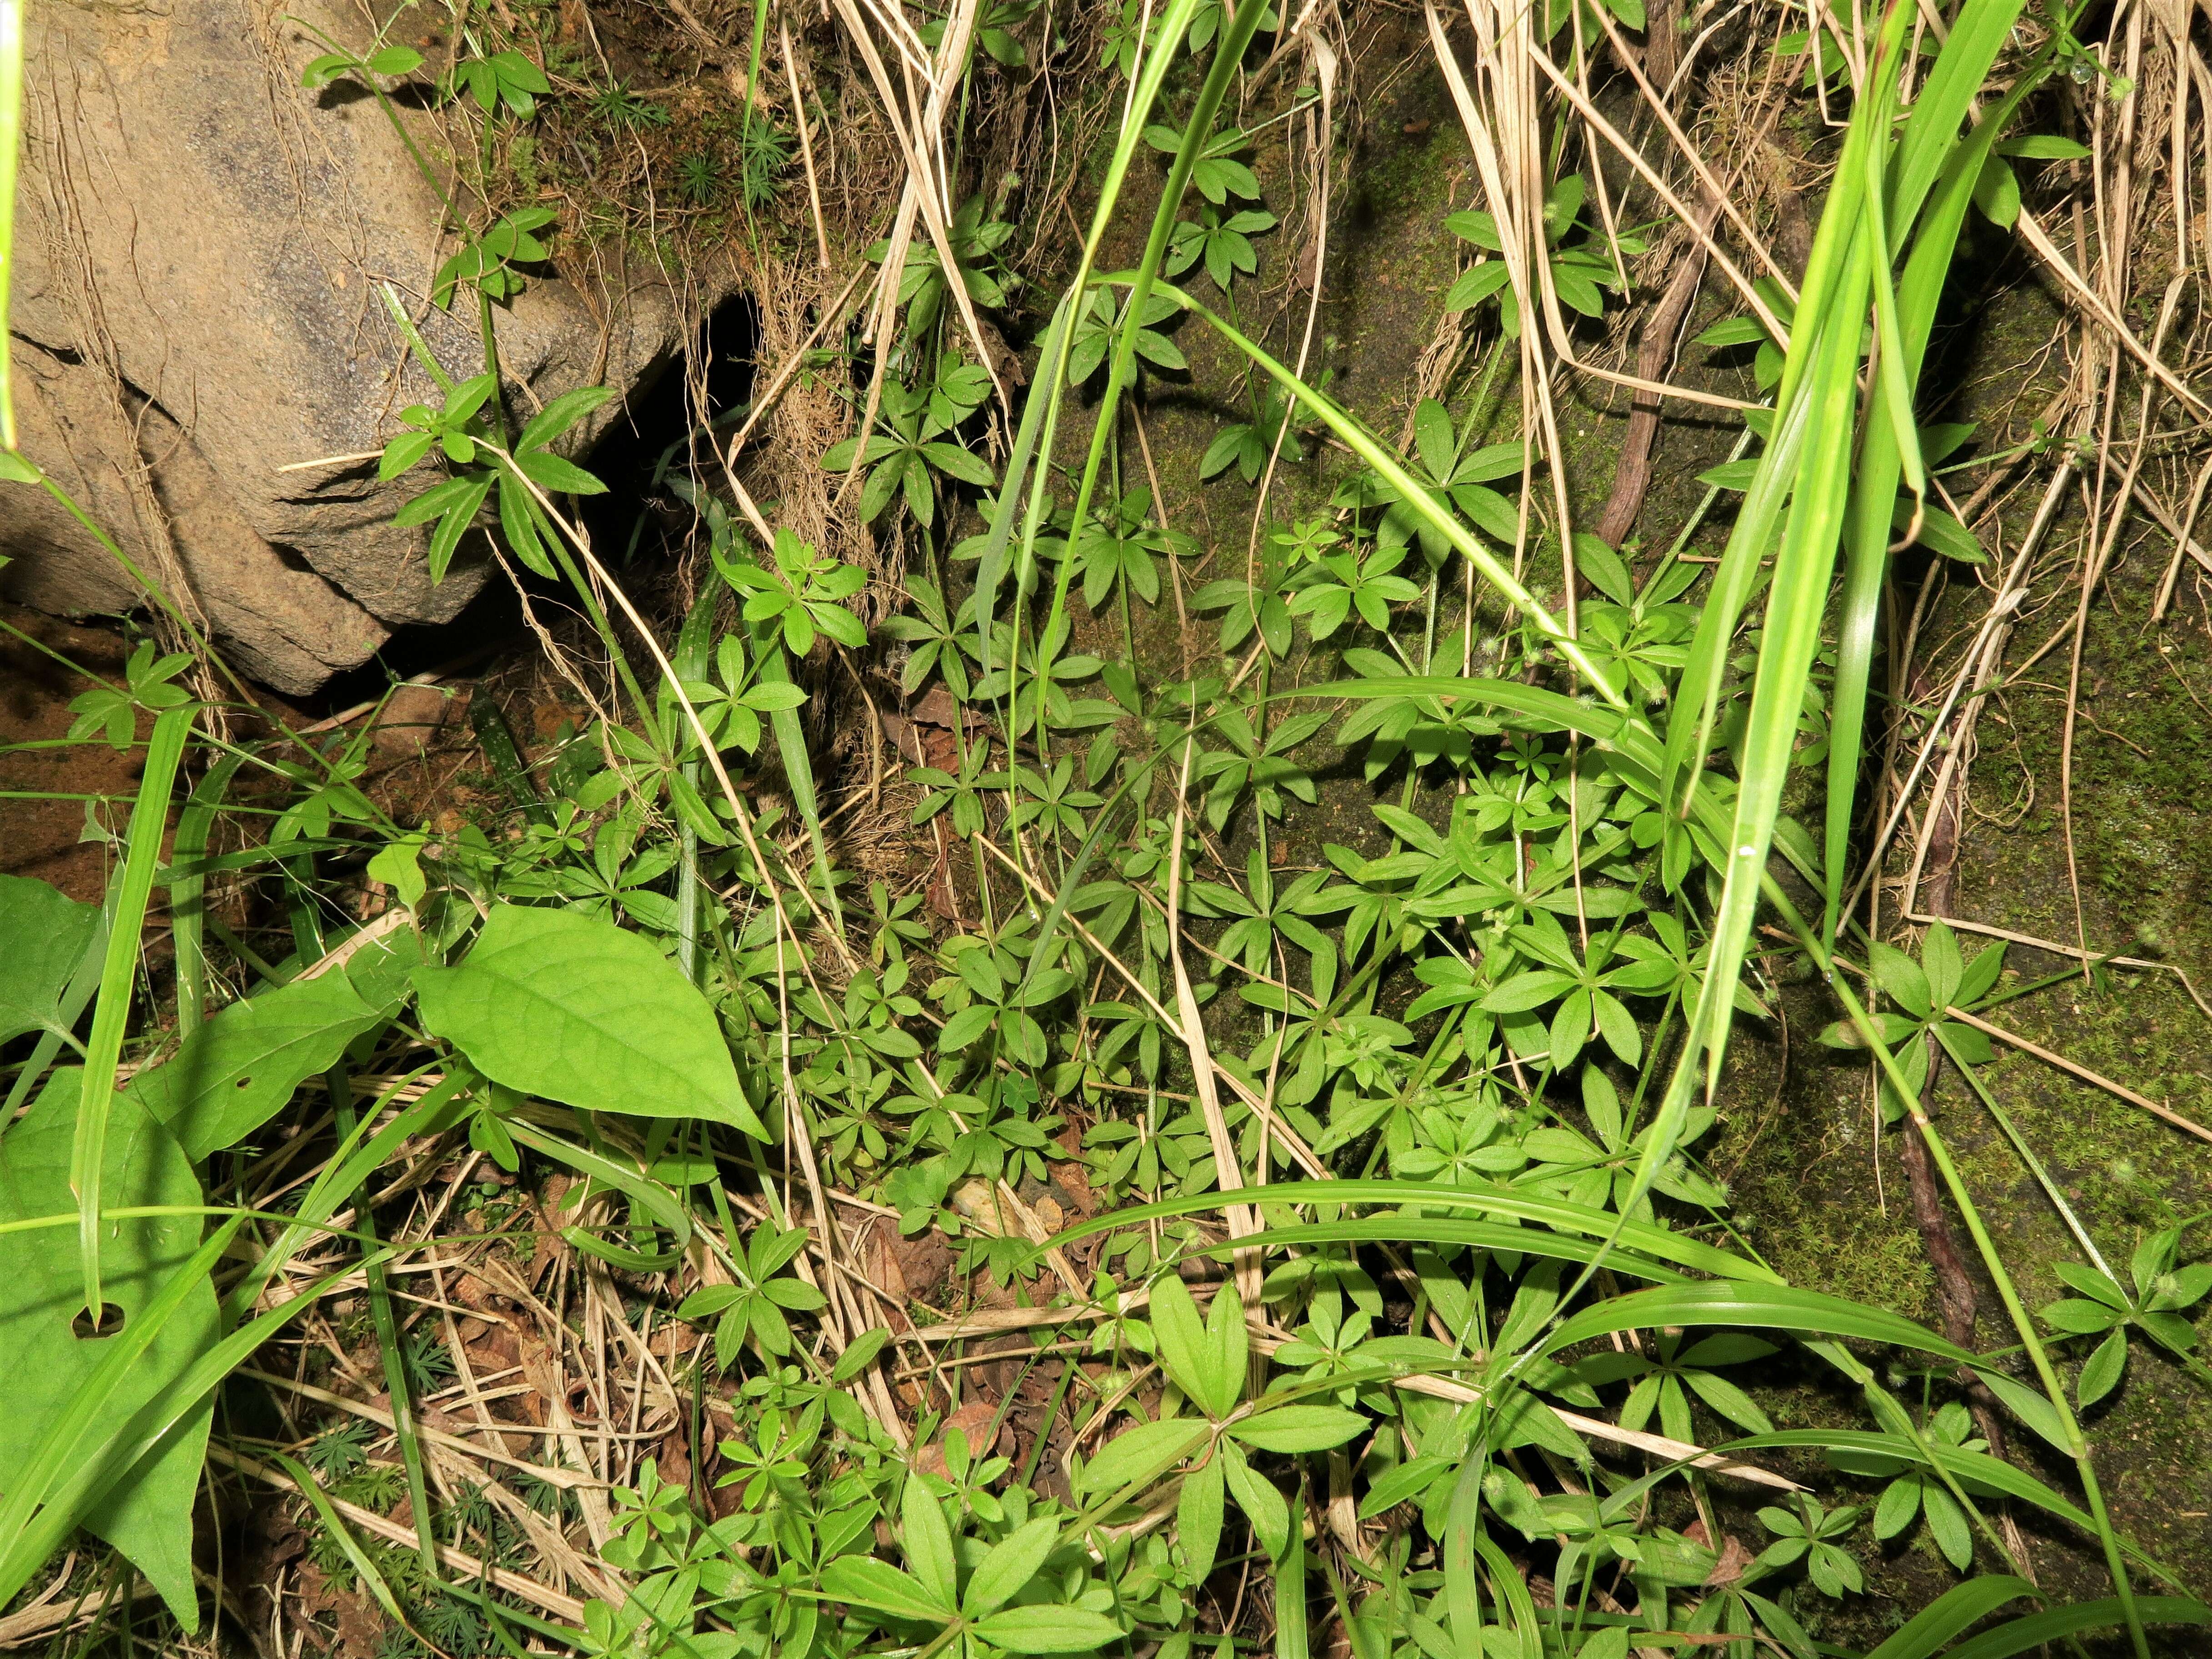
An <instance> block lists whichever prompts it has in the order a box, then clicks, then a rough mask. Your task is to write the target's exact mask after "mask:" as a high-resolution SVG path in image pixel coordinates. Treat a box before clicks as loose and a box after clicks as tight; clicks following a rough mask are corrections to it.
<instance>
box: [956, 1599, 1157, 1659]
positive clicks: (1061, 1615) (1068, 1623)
mask: <svg viewBox="0 0 2212 1659" xmlns="http://www.w3.org/2000/svg"><path fill="white" fill-rule="evenodd" d="M975 1634H976V1635H978V1636H980V1637H981V1638H983V1639H984V1640H985V1641H986V1642H988V1643H989V1644H991V1645H992V1646H994V1647H998V1648H1004V1649H1005V1650H1006V1651H1007V1652H1009V1653H1088V1652H1090V1651H1091V1650H1092V1649H1094V1648H1103V1647H1104V1646H1106V1645H1107V1644H1109V1643H1117V1642H1119V1641H1120V1640H1121V1626H1119V1625H1117V1624H1115V1622H1114V1621H1113V1620H1110V1619H1109V1618H1107V1617H1106V1616H1105V1614H1103V1613H1091V1612H1089V1611H1087V1610H1086V1609H1085V1608H1082V1607H1009V1608H1007V1609H1006V1611H1005V1612H1004V1613H993V1614H992V1615H991V1616H990V1617H989V1618H988V1619H980V1620H976V1622H975Z"/></svg>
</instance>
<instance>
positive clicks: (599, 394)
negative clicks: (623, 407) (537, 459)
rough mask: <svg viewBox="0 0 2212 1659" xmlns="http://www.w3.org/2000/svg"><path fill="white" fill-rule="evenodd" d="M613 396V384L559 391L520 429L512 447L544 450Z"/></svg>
mask: <svg viewBox="0 0 2212 1659" xmlns="http://www.w3.org/2000/svg"><path fill="white" fill-rule="evenodd" d="M614 395H615V394H614V388H613V387H611V386H578V387H577V388H576V389H575V390H574V392H562V394H561V395H560V396H559V397H557V398H555V399H554V400H553V401H552V402H551V403H550V404H546V405H545V407H544V408H543V409H541V410H538V413H537V414H536V415H535V416H532V419H531V422H530V424H529V425H528V426H526V427H524V428H522V435H521V436H520V438H518V439H516V440H515V441H514V447H515V449H516V450H517V451H518V452H520V451H521V450H525V449H543V448H544V447H545V446H546V445H547V444H550V443H551V442H552V441H553V440H554V439H556V438H557V437H559V436H560V435H562V433H564V432H566V431H567V430H568V428H570V427H572V426H574V425H575V424H576V422H579V421H580V420H582V419H583V418H584V416H586V415H589V414H590V413H591V412H592V410H595V409H597V408H599V405H600V404H604V403H605V402H606V400H607V399H608V398H611V397H613V396H614Z"/></svg>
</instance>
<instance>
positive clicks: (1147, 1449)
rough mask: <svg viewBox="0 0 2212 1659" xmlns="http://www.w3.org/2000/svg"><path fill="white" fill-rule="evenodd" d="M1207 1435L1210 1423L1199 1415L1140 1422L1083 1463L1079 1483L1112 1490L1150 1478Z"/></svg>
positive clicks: (1082, 1486) (1093, 1489) (1091, 1488)
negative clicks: (1202, 1419)
mask: <svg viewBox="0 0 2212 1659" xmlns="http://www.w3.org/2000/svg"><path fill="white" fill-rule="evenodd" d="M1205 1439H1206V1425H1205V1424H1203V1423H1201V1422H1200V1421H1198V1420H1197V1419H1195V1418H1189V1417H1170V1418H1168V1419H1165V1420H1164V1421H1162V1422H1158V1423H1139V1425H1137V1426H1136V1427H1135V1428H1133V1429H1129V1430H1127V1431H1124V1432H1122V1433H1121V1434H1118V1435H1116V1436H1115V1437H1114V1438H1113V1439H1111V1440H1109V1441H1108V1442H1107V1443H1105V1444H1104V1445H1103V1446H1101V1447H1100V1448H1099V1449H1098V1455H1097V1456H1096V1457H1094V1458H1092V1459H1091V1461H1090V1462H1088V1463H1086V1464H1085V1465H1084V1466H1083V1478H1082V1480H1079V1481H1078V1482H1077V1483H1076V1484H1077V1486H1078V1488H1079V1490H1081V1491H1084V1492H1119V1491H1121V1490H1122V1489H1123V1488H1124V1487H1127V1486H1135V1485H1137V1484H1139V1482H1141V1481H1146V1480H1151V1479H1152V1477H1153V1476H1154V1475H1156V1474H1160V1473H1161V1472H1163V1471H1164V1470H1165V1469H1168V1468H1171V1467H1173V1466H1174V1465H1175V1464H1176V1463H1177V1462H1180V1461H1182V1458H1184V1457H1185V1456H1187V1455H1189V1454H1190V1453H1191V1452H1194V1451H1195V1450H1197V1449H1198V1448H1199V1447H1200V1445H1201V1444H1203V1443H1204V1442H1205Z"/></svg>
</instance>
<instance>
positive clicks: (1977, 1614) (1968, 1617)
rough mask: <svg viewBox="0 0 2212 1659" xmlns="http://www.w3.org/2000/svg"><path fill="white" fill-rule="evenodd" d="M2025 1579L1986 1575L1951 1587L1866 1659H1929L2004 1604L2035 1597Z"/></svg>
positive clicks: (1996, 1574) (2005, 1575) (2034, 1592)
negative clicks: (2023, 1597) (2026, 1596)
mask: <svg viewBox="0 0 2212 1659" xmlns="http://www.w3.org/2000/svg"><path fill="white" fill-rule="evenodd" d="M2036 1593H2037V1592H2036V1589H2035V1586H2034V1585H2033V1584H2031V1583H2028V1582H2027V1580H2026V1579H2023V1578H2015V1577H2009V1576H2008V1575H2007V1574H2004V1573H1989V1574H1986V1575H1984V1577H1979V1578H1974V1579H1970V1580H1968V1581H1967V1582H1966V1583H1963V1584H1954V1585H1953V1586H1952V1587H1951V1588H1950V1589H1948V1590H1946V1591H1944V1592H1943V1594H1942V1595H1939V1596H1938V1597H1936V1600H1935V1601H1932V1602H1930V1603H1929V1605H1928V1606H1926V1607H1923V1608H1922V1609H1921V1610H1920V1611H1919V1612H1918V1613H1915V1614H1914V1615H1913V1616H1912V1617H1911V1620H1908V1621H1907V1622H1906V1624H1905V1628H1904V1629H1902V1630H1900V1631H1897V1632H1893V1634H1892V1635H1891V1636H1890V1637H1889V1638H1888V1639H1887V1641H1885V1642H1884V1643H1883V1644H1881V1646H1880V1647H1878V1648H1876V1649H1875V1650H1874V1651H1873V1652H1872V1653H1869V1655H1867V1659H1929V1656H1930V1655H1932V1654H1935V1653H1937V1652H1940V1651H1941V1650H1942V1649H1943V1648H1944V1647H1946V1646H1947V1645H1948V1644H1950V1643H1952V1642H1954V1641H1956V1640H1957V1639H1958V1638H1960V1636H1962V1635H1963V1634H1965V1633H1966V1632H1967V1631H1969V1630H1971V1629H1972V1628H1973V1626H1976V1625H1978V1624H1979V1623H1980V1622H1981V1621H1982V1620H1984V1619H1986V1618H1988V1617H1989V1616H1990V1614H1991V1613H1995V1612H1996V1610H1997V1609H1998V1608H1999V1607H2002V1606H2004V1604H2005V1603H2006V1602H2008V1601H2018V1600H2019V1599H2020V1598H2021V1596H2023V1595H2035V1594H2036Z"/></svg>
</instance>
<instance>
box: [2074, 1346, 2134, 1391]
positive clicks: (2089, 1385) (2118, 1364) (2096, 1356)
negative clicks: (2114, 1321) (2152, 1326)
mask: <svg viewBox="0 0 2212 1659" xmlns="http://www.w3.org/2000/svg"><path fill="white" fill-rule="evenodd" d="M2127 1364H2128V1334H2127V1331H2126V1330H2125V1328H2122V1329H2120V1330H2117V1331H2114V1332H2113V1333H2112V1334H2111V1335H2110V1336H2108V1337H2106V1339H2105V1340H2103V1341H2102V1342H2100V1343H2099V1344H2098V1345H2097V1351H2096V1352H2094V1353H2093V1354H2091V1355H2090V1356H2089V1358H2088V1361H2087V1364H2084V1365H2083V1366H2082V1367H2081V1381H2080V1382H2079V1383H2077V1384H2076V1385H2075V1398H2076V1399H2078V1400H2079V1401H2081V1409H2082V1410H2083V1411H2087V1410H2088V1409H2089V1407H2092V1406H2093V1405H2095V1404H2096V1403H2097V1402H2098V1401H2100V1400H2102V1399H2103V1398H2104V1397H2105V1396H2106V1395H2108V1394H2110V1393H2112V1390H2113V1389H2117V1388H2118V1387H2119V1385H2120V1373H2121V1372H2122V1371H2124V1370H2126V1369H2127Z"/></svg>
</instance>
